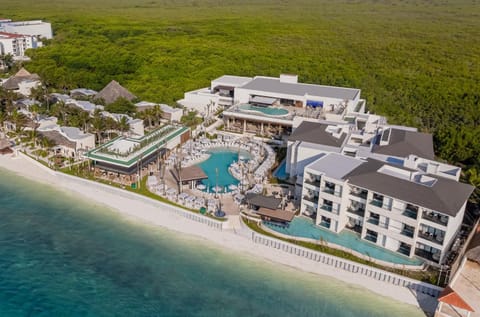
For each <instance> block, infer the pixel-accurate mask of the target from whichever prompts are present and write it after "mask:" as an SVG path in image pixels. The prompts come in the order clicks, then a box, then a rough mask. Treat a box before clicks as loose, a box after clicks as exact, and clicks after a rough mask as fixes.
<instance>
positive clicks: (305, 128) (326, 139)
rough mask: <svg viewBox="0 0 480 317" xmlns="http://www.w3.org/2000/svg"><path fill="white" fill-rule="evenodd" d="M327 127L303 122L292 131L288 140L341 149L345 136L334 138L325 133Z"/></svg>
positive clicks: (322, 124) (321, 124) (344, 134)
mask: <svg viewBox="0 0 480 317" xmlns="http://www.w3.org/2000/svg"><path fill="white" fill-rule="evenodd" d="M327 127H328V125H327V124H324V123H318V122H310V121H303V122H302V123H300V125H299V126H298V127H297V128H296V129H295V131H293V133H292V134H291V135H290V137H289V138H288V140H289V141H303V142H309V143H314V144H322V145H327V146H334V147H341V146H342V145H343V142H344V141H345V138H346V137H347V134H346V133H342V135H341V136H340V138H336V137H334V136H333V135H332V134H331V133H328V132H327V131H326V129H327Z"/></svg>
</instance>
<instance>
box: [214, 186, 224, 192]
mask: <svg viewBox="0 0 480 317" xmlns="http://www.w3.org/2000/svg"><path fill="white" fill-rule="evenodd" d="M212 190H213V191H214V192H216V193H219V192H221V191H222V190H223V187H222V186H214V187H213V188H212Z"/></svg>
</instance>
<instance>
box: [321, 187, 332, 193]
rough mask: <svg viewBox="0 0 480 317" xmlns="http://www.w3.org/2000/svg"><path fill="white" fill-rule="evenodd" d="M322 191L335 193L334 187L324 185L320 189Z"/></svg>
mask: <svg viewBox="0 0 480 317" xmlns="http://www.w3.org/2000/svg"><path fill="white" fill-rule="evenodd" d="M322 192H324V193H327V194H330V195H333V194H335V188H328V187H324V188H323V189H322Z"/></svg>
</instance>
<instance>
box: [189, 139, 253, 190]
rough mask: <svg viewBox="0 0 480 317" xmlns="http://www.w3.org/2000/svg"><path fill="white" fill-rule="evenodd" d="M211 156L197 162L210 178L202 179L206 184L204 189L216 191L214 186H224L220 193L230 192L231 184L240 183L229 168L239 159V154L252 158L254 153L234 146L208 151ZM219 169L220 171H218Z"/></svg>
mask: <svg viewBox="0 0 480 317" xmlns="http://www.w3.org/2000/svg"><path fill="white" fill-rule="evenodd" d="M207 153H208V154H210V157H209V158H208V159H206V160H205V161H203V162H201V163H199V164H197V166H198V167H200V168H201V169H202V170H203V171H204V172H205V174H207V176H208V178H207V179H203V180H202V181H201V183H202V184H204V185H205V186H206V189H205V190H204V191H206V192H210V193H214V187H215V186H219V187H221V188H222V191H220V193H225V192H230V191H231V190H230V189H229V188H228V186H229V185H238V184H239V180H238V179H236V178H235V177H233V176H232V174H230V172H229V170H228V168H229V167H230V164H232V163H233V162H236V161H238V155H239V154H240V157H241V158H242V159H246V160H250V159H251V158H252V155H251V154H250V153H249V152H247V151H245V150H240V151H239V150H237V149H233V148H214V149H209V150H208V151H207ZM217 171H218V172H217Z"/></svg>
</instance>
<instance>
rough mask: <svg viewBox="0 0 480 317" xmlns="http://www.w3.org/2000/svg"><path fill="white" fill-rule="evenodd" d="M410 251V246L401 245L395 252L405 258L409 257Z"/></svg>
mask: <svg viewBox="0 0 480 317" xmlns="http://www.w3.org/2000/svg"><path fill="white" fill-rule="evenodd" d="M411 249H412V247H411V246H406V245H401V246H400V247H399V248H398V249H397V252H398V253H400V254H403V255H406V256H410V250H411Z"/></svg>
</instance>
